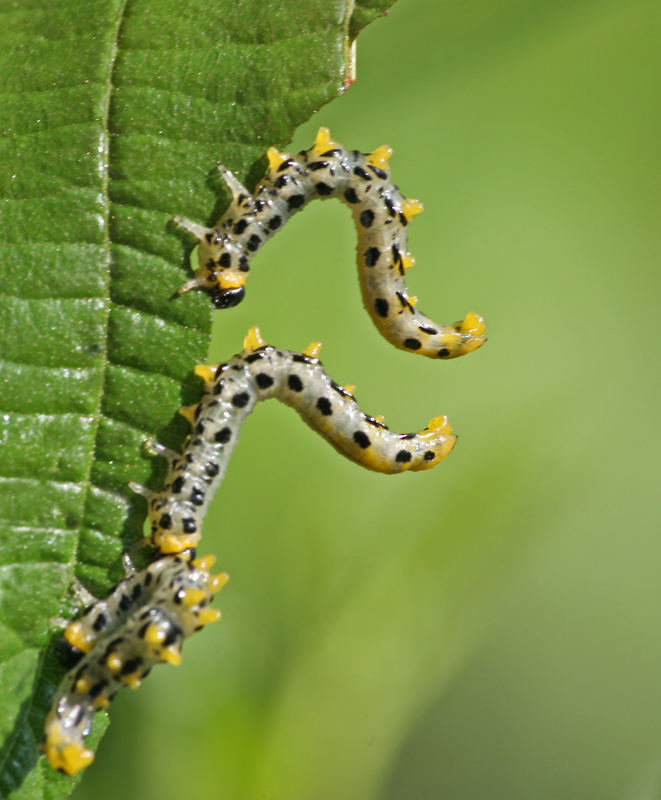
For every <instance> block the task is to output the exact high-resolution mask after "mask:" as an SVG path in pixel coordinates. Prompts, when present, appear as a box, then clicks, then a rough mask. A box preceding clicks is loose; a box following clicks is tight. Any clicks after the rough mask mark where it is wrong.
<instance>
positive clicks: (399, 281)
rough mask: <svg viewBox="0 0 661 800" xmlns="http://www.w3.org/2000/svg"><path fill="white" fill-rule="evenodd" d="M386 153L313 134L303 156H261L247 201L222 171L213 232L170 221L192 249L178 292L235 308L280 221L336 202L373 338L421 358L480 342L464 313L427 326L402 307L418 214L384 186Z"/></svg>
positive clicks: (415, 204)
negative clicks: (225, 201) (351, 225)
mask: <svg viewBox="0 0 661 800" xmlns="http://www.w3.org/2000/svg"><path fill="white" fill-rule="evenodd" d="M391 155H392V150H391V149H390V148H389V147H388V146H387V145H382V146H381V147H378V148H377V149H376V150H375V151H374V152H373V153H369V154H367V155H365V154H363V153H360V152H358V150H346V149H345V148H344V147H342V145H340V144H338V143H337V142H334V141H333V140H332V139H331V137H330V132H329V131H328V128H320V129H319V133H318V134H317V138H316V141H315V143H314V144H313V145H312V147H311V148H310V149H309V150H303V151H302V152H301V153H299V154H298V155H296V156H291V155H286V154H284V153H279V152H278V151H277V150H275V149H274V148H271V149H270V150H269V151H268V161H269V169H268V172H267V174H266V176H265V177H264V178H263V179H262V181H261V182H260V183H259V184H258V186H257V187H256V189H255V192H254V194H251V193H250V192H249V191H248V190H247V189H246V188H245V187H244V186H243V185H242V184H241V183H240V182H239V181H238V180H237V179H236V177H235V176H234V175H233V174H232V173H231V172H230V171H229V170H228V169H225V168H224V167H222V166H221V167H220V170H221V173H222V175H223V177H224V178H225V180H226V182H227V184H228V186H229V188H230V189H231V191H232V195H233V201H232V203H231V204H230V206H229V208H228V209H227V211H226V212H225V213H224V214H223V216H222V217H221V218H220V220H219V221H218V223H217V225H216V226H215V227H214V228H206V227H204V226H202V225H198V224H197V223H196V222H191V221H190V220H187V219H184V218H181V217H177V218H176V221H177V223H178V224H179V225H180V226H181V227H182V228H184V229H185V230H187V231H188V232H189V233H192V234H193V235H194V236H195V237H196V238H197V239H198V241H199V248H198V258H199V264H200V266H199V269H198V270H197V272H196V273H195V277H194V278H193V279H192V280H190V281H189V282H188V283H186V284H185V285H184V286H183V287H182V288H181V289H180V292H185V291H188V290H189V289H193V288H196V287H199V288H202V289H205V290H206V291H208V292H209V294H210V295H211V298H212V300H213V302H214V304H215V305H216V307H217V308H227V307H229V306H234V305H236V304H237V303H239V302H241V300H242V299H243V296H244V292H245V288H244V286H245V283H246V277H247V272H248V271H249V269H250V258H251V256H252V255H253V254H254V253H256V252H257V250H259V248H260V247H261V246H262V245H263V244H264V243H265V242H266V240H267V239H269V238H270V237H271V236H272V235H273V234H274V233H275V232H276V231H278V230H280V228H281V227H282V226H283V225H284V224H285V223H286V222H287V220H288V219H289V218H290V217H291V216H292V215H293V214H295V213H296V212H297V211H299V210H300V209H301V208H303V207H304V206H305V205H307V203H309V202H310V201H311V200H314V199H320V200H325V199H326V198H329V197H336V198H337V199H338V200H340V201H341V202H343V203H345V204H346V205H348V206H349V208H350V209H351V212H352V214H353V219H354V222H355V225H356V231H357V234H358V246H357V260H358V275H359V279H360V288H361V291H362V295H363V303H364V305H365V308H366V309H367V312H368V313H369V315H370V317H371V318H372V320H373V322H374V324H375V325H376V327H377V328H378V330H379V331H380V332H381V334H382V335H383V336H384V337H385V338H386V339H387V340H388V341H389V342H392V344H394V345H395V347H398V348H399V349H400V350H406V351H408V352H410V353H418V354H420V355H424V356H430V357H431V358H454V357H456V356H461V355H464V354H465V353H470V352H471V351H473V350H475V349H477V348H478V347H480V345H482V344H483V343H484V341H485V337H484V330H485V325H484V321H483V320H482V318H481V317H480V316H478V315H477V314H475V313H474V312H472V311H471V312H469V313H468V314H467V315H466V316H465V317H464V319H463V320H461V321H460V322H456V323H454V324H451V325H437V324H436V323H435V322H433V321H432V320H431V319H429V318H428V317H426V316H425V315H424V314H422V312H420V311H419V310H418V308H417V306H416V298H414V297H410V296H409V294H408V290H407V288H406V282H405V281H404V275H405V273H406V270H407V269H409V267H412V266H413V264H414V263H415V259H414V258H413V256H412V255H411V254H410V253H409V252H408V250H407V227H408V224H409V222H410V221H411V219H412V218H413V217H414V216H415V215H416V214H419V213H420V212H421V211H422V204H421V203H420V202H419V201H418V200H410V199H405V198H404V197H403V196H402V194H401V192H400V191H399V189H398V188H397V186H395V184H394V183H393V182H392V180H391V179H390V172H389V169H388V159H389V158H390V156H391Z"/></svg>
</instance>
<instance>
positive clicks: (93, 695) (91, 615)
mask: <svg viewBox="0 0 661 800" xmlns="http://www.w3.org/2000/svg"><path fill="white" fill-rule="evenodd" d="M214 561H215V559H214V557H213V556H205V557H203V558H195V557H194V553H193V552H192V551H190V550H188V551H185V552H182V553H180V554H179V555H169V556H162V557H161V558H159V559H158V560H157V561H154V562H153V563H152V564H150V565H149V566H148V567H147V569H145V570H143V571H142V572H137V573H134V574H133V575H131V576H130V577H129V578H127V579H126V580H123V581H121V582H120V583H119V584H117V586H116V587H115V589H113V591H112V593H111V594H110V595H109V596H108V597H107V598H106V599H105V600H100V601H99V602H97V603H95V604H94V605H92V606H91V607H90V608H89V609H88V610H87V611H86V612H85V614H84V615H83V616H82V617H81V618H80V619H77V620H75V621H74V622H72V623H70V624H69V626H68V627H67V629H66V631H65V633H64V636H65V639H66V640H67V641H68V642H69V644H70V645H71V646H72V647H73V648H74V649H75V651H80V652H82V653H84V654H85V655H84V656H83V658H82V659H81V660H80V662H79V663H78V664H77V666H76V667H74V669H72V670H71V671H70V672H68V673H67V675H65V677H64V679H63V681H62V683H61V684H60V687H59V689H58V690H57V693H56V696H55V701H54V703H53V706H52V708H51V710H50V712H49V714H48V716H47V717H46V723H45V741H44V745H43V749H44V752H45V753H46V756H47V758H48V761H49V762H50V765H51V766H52V767H53V768H54V769H58V770H61V771H62V772H65V773H66V774H67V775H75V774H76V773H77V772H79V771H80V770H81V769H83V768H84V767H87V766H88V765H89V764H90V763H91V762H92V760H93V759H94V753H92V751H91V750H88V749H87V748H86V747H85V746H84V744H83V740H84V737H85V736H86V735H87V734H88V733H89V729H90V726H91V723H92V717H93V716H94V712H95V711H98V710H99V709H102V708H107V707H108V706H109V705H110V702H111V701H112V699H113V698H114V696H115V694H116V693H117V691H118V690H119V689H120V688H121V687H122V686H130V687H131V688H132V689H137V688H138V687H139V686H140V681H141V679H142V678H144V677H145V675H147V673H148V672H149V670H150V669H151V668H152V667H153V666H154V665H155V664H158V663H161V662H166V663H169V664H179V662H180V661H181V652H180V651H181V645H182V642H183V640H184V639H185V638H186V637H187V636H190V635H191V634H192V633H193V632H194V631H196V630H199V628H201V627H202V626H204V625H207V624H208V623H209V622H214V621H215V620H217V619H218V618H219V617H220V611H218V610H217V609H214V608H210V607H209V603H210V602H211V600H212V599H213V596H214V594H215V593H216V592H217V591H218V590H219V589H220V588H222V586H223V584H224V583H225V582H226V580H227V575H225V574H219V575H211V574H210V573H209V569H210V567H211V566H212V565H213V563H214Z"/></svg>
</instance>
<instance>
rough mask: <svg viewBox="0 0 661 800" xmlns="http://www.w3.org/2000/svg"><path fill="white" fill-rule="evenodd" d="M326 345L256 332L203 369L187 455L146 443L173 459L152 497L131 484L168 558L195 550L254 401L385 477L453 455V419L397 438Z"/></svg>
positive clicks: (187, 412) (189, 412)
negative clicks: (301, 344) (334, 375)
mask: <svg viewBox="0 0 661 800" xmlns="http://www.w3.org/2000/svg"><path fill="white" fill-rule="evenodd" d="M320 349H321V344H320V343H318V342H313V343H312V344H311V345H310V346H309V347H307V348H306V349H305V350H303V352H301V353H296V352H291V351H289V350H280V349H278V348H276V347H273V346H272V345H268V344H267V343H266V342H265V341H264V339H263V338H262V337H261V334H260V332H259V329H258V328H251V330H250V331H249V332H248V335H247V336H246V338H245V340H244V343H243V351H242V352H241V353H240V354H239V355H236V356H234V357H233V358H231V359H230V360H229V361H227V362H224V363H222V364H216V365H213V366H203V365H200V366H198V367H196V368H195V371H196V373H197V374H198V375H199V376H200V377H201V378H202V379H203V380H204V382H205V392H206V393H205V395H204V397H203V398H202V400H201V402H200V403H198V404H196V405H193V406H188V407H186V408H183V409H181V412H182V413H183V414H184V416H186V418H187V419H188V420H189V421H190V423H191V425H192V433H191V435H190V437H189V438H188V439H187V441H186V443H185V444H184V448H183V452H182V453H175V452H173V451H171V450H168V449H166V448H165V447H163V446H162V445H158V444H155V443H153V442H152V443H148V449H149V450H150V451H151V452H152V453H155V454H159V455H162V456H164V457H166V458H167V459H168V461H169V469H168V474H167V477H166V479H165V486H164V488H163V490H162V491H160V492H153V491H151V490H149V489H147V488H145V487H144V486H140V485H139V484H136V483H131V484H130V485H131V488H132V489H133V490H134V491H136V492H138V493H140V494H142V495H144V496H145V497H147V499H148V505H149V520H150V523H151V531H152V533H151V536H152V542H153V544H154V545H155V546H156V547H157V548H159V550H160V551H161V552H164V553H175V552H178V551H180V550H186V549H188V548H191V547H194V546H195V545H196V544H197V543H198V541H199V539H200V526H201V520H202V518H203V517H204V514H205V513H206V510H207V507H208V504H209V502H210V500H211V497H212V495H213V493H214V491H215V490H216V488H217V487H218V486H219V484H220V482H221V480H222V478H223V475H224V473H225V470H226V468H227V463H228V461H229V457H230V455H231V452H232V449H233V447H234V445H235V443H236V440H237V437H238V433H239V430H240V428H241V425H242V423H243V421H244V419H245V418H246V417H247V416H248V414H249V413H250V412H251V411H252V409H253V408H254V406H255V404H256V403H257V402H258V401H260V400H266V399H268V398H269V397H276V398H277V399H278V400H280V401H281V402H283V403H285V404H286V405H288V406H290V407H291V408H293V409H295V410H296V411H297V412H298V413H299V414H300V415H301V417H302V418H303V419H304V421H305V422H307V423H308V425H309V426H310V427H311V428H312V429H313V430H316V431H317V432H318V433H320V434H321V435H322V436H323V437H324V438H325V439H326V440H327V441H328V442H330V443H331V444H332V445H333V447H335V449H336V450H338V451H339V452H340V453H342V455H345V456H347V457H348V458H349V459H351V460H352V461H355V462H356V463H357V464H360V465H361V466H363V467H366V468H367V469H371V470H375V471H377V472H384V473H397V472H404V471H406V470H422V469H429V468H430V467H433V466H435V465H436V464H438V463H439V462H440V461H441V460H442V459H444V458H445V457H446V456H447V455H448V453H449V452H450V451H451V450H452V447H453V446H454V443H455V441H456V437H455V436H454V435H453V433H452V428H451V427H450V424H449V422H448V419H447V417H445V416H438V417H434V418H433V419H432V420H430V421H429V423H428V425H427V427H426V428H425V429H424V430H422V431H420V432H418V433H406V434H400V433H393V432H392V431H390V430H389V429H388V427H387V426H386V425H385V422H384V421H383V418H381V417H371V416H369V415H368V414H365V413H364V412H363V411H361V409H360V408H359V406H358V404H357V403H356V399H355V397H354V391H355V387H353V386H344V387H342V386H340V385H339V384H337V383H335V381H333V380H332V379H331V378H330V377H329V376H328V374H327V373H326V372H325V371H324V369H323V367H322V365H321V362H320V361H319V358H318V356H319V351H320Z"/></svg>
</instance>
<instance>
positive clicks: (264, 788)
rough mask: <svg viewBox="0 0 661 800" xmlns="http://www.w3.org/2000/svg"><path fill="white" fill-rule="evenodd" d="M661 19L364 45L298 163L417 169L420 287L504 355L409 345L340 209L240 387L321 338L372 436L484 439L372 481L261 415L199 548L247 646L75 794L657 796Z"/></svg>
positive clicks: (532, 22)
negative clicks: (391, 330)
mask: <svg viewBox="0 0 661 800" xmlns="http://www.w3.org/2000/svg"><path fill="white" fill-rule="evenodd" d="M658 11H659V9H658V3H657V2H656V0H655V1H654V2H652V1H650V2H644V1H643V0H630V1H629V2H621V0H619V1H616V0H613V1H612V2H609V1H608V0H601V2H597V1H596V0H584V1H583V2H581V0H573V2H569V1H568V0H564V1H563V0H554V2H549V1H548V0H472V2H452V3H438V2H436V1H435V0H400V2H399V3H397V5H396V7H395V8H394V9H393V10H392V12H391V14H390V15H389V17H388V18H387V19H385V20H379V21H377V22H376V23H375V24H374V25H372V26H370V28H369V29H368V30H367V31H366V32H365V33H364V34H363V35H362V36H361V39H360V42H359V48H358V80H357V82H356V83H355V84H354V86H353V87H352V88H351V89H350V91H349V92H348V93H347V95H346V96H345V97H343V98H341V99H339V100H337V101H336V102H334V103H333V104H331V105H330V106H329V107H328V108H324V109H322V111H321V112H320V113H319V114H318V115H317V116H316V118H315V119H313V120H312V121H311V122H310V123H308V124H306V125H305V126H304V127H303V128H301V129H300V130H299V132H298V133H297V136H296V139H295V142H294V144H293V146H292V149H296V150H298V149H301V148H303V147H308V146H309V145H310V144H311V142H312V139H313V137H314V132H315V130H316V128H317V126H318V125H327V126H329V127H330V128H331V131H332V133H333V135H334V137H335V138H336V139H337V140H339V141H340V142H342V143H343V144H345V145H346V146H348V147H352V148H359V149H361V150H365V151H369V150H371V149H374V147H376V146H377V145H379V144H381V143H383V142H387V143H388V144H390V145H391V146H393V147H394V149H395V155H394V157H393V160H392V162H391V165H392V170H393V175H394V179H395V181H396V182H397V183H398V184H399V185H400V187H401V188H402V190H403V191H404V192H405V193H407V194H408V195H409V196H413V197H419V198H420V199H422V200H423V201H424V203H425V208H426V213H425V214H424V215H422V216H421V217H418V218H416V220H415V222H414V224H413V225H412V229H411V235H410V249H411V250H412V252H413V253H414V254H415V256H416V257H417V261H418V266H416V267H415V269H414V270H412V271H411V272H410V273H409V274H408V280H409V286H410V288H411V291H412V293H413V294H415V295H418V296H419V297H420V305H421V307H422V308H423V309H424V310H425V312H426V313H428V314H429V315H430V316H431V317H433V318H435V319H436V320H437V321H438V322H450V321H453V320H455V319H460V318H461V317H463V315H464V314H465V313H466V311H468V310H471V309H472V310H475V311H478V312H479V313H481V314H482V315H484V317H485V319H486V321H487V333H488V336H489V342H488V344H487V345H486V346H485V347H484V348H483V349H482V350H480V351H478V352H476V353H474V354H472V355H470V356H469V357H467V358H462V359H459V360H457V361H453V362H448V363H441V362H438V363H436V362H433V361H429V360H427V359H422V358H412V357H411V356H410V355H408V354H406V353H403V352H400V351H396V350H394V349H393V348H392V347H391V346H390V345H389V344H387V343H386V342H385V341H384V340H382V339H381V338H380V337H379V336H378V334H377V333H376V331H375V330H374V329H373V328H372V326H371V323H370V321H369V319H368V317H367V315H366V314H365V313H364V311H363V310H362V308H361V303H360V298H359V293H358V289H357V284H356V277H355V271H354V267H353V259H354V247H355V234H354V230H353V226H352V224H351V220H350V216H349V214H348V212H347V210H346V209H345V208H344V207H343V206H341V205H339V204H336V203H324V204H321V203H317V204H313V205H312V206H310V207H309V208H307V209H306V210H305V212H304V213H302V214H301V215H299V216H297V217H296V218H295V219H294V220H292V222H291V223H290V224H289V225H288V226H287V228H286V229H285V230H284V231H283V232H282V233H281V234H279V235H278V236H277V237H276V238H275V239H274V240H273V241H272V242H271V243H270V244H269V245H268V247H266V248H264V250H263V251H261V252H260V253H259V255H258V257H257V258H256V259H255V262H254V270H253V273H252V275H251V278H250V281H249V285H248V294H247V299H246V301H245V302H244V303H243V304H242V305H241V306H239V307H238V308H236V309H233V310H230V311H225V312H219V313H218V314H217V316H216V322H215V335H214V345H213V352H212V359H216V360H218V359H221V358H224V357H227V356H229V355H231V354H233V353H234V352H236V351H237V350H239V349H240V346H241V341H242V338H243V335H244V334H245V332H246V330H247V328H248V327H249V326H250V325H253V324H259V325H260V326H261V327H262V331H263V333H264V335H265V336H266V337H267V339H268V340H269V341H270V342H272V343H275V344H278V345H281V346H283V347H288V348H293V349H300V348H302V347H304V346H305V345H306V344H307V343H308V342H309V341H311V340H313V339H320V340H321V341H323V342H324V344H325V350H324V353H323V356H322V357H323V360H324V364H325V366H326V368H327V369H328V371H329V372H330V374H331V375H332V376H333V377H334V378H335V379H336V380H337V381H339V382H341V383H349V382H352V383H356V384H357V385H358V390H357V394H358V399H359V402H360V403H361V406H362V407H363V408H364V409H365V410H366V411H367V412H369V413H372V414H379V413H383V414H385V415H386V417H387V420H388V423H389V424H390V425H391V427H393V428H394V429H400V430H405V431H406V430H416V429H418V428H419V427H422V426H423V425H424V424H425V423H426V421H427V419H428V418H429V417H431V416H433V415H435V414H437V413H440V412H443V413H447V414H448V415H449V417H450V419H451V421H452V423H453V425H454V428H455V430H456V431H457V432H458V433H459V435H460V439H459V442H458V445H457V447H456V449H455V451H454V453H453V454H452V455H451V457H450V458H449V459H448V460H447V461H446V462H445V463H443V464H442V465H441V466H439V467H438V468H437V469H435V470H431V471H430V472H426V473H418V474H410V475H408V474H407V475H403V476H399V477H387V476H382V475H375V474H372V473H369V472H363V471H361V470H360V468H358V467H356V466H354V465H352V464H350V463H349V462H347V461H344V460H343V459H341V458H340V457H339V456H338V455H337V454H336V453H335V452H334V451H333V450H332V449H331V448H330V447H328V445H327V444H326V443H324V442H323V441H322V440H321V439H319V438H318V437H316V436H315V435H314V434H313V433H311V432H310V431H309V430H308V429H307V428H306V427H305V426H304V425H303V424H302V423H301V422H300V420H299V419H298V418H297V417H296V415H295V414H294V413H293V412H291V411H290V410H289V409H286V408H285V407H284V406H281V405H279V404H277V403H272V404H265V405H264V406H261V407H258V409H257V411H256V413H255V414H254V415H253V416H252V417H251V418H250V419H249V420H248V421H247V423H246V425H245V427H244V430H243V432H242V435H241V443H240V445H239V447H238V448H237V451H236V453H235V455H234V458H233V462H232V464H231V466H230V470H229V475H228V477H227V479H226V481H225V483H224V485H223V487H222V489H221V490H220V492H219V495H218V497H217V498H216V501H215V503H214V506H213V508H212V511H211V513H210V515H209V517H208V518H207V521H206V523H205V541H204V547H203V551H204V552H208V551H210V552H214V553H216V554H217V555H218V556H219V563H220V565H221V566H222V567H223V568H224V569H227V570H228V571H229V572H230V574H231V576H232V580H231V582H230V584H229V585H228V587H227V588H226V589H225V590H224V591H223V593H222V595H221V597H220V600H219V605H220V606H221V607H222V609H223V614H224V619H223V622H222V623H221V624H220V625H217V626H214V627H213V628H211V629H208V630H206V631H205V632H204V634H203V635H200V636H198V637H195V638H194V639H193V640H191V641H190V642H189V643H188V644H187V646H186V652H185V658H184V662H183V665H182V666H181V667H180V668H179V669H178V670H174V669H162V670H161V669H159V670H156V671H155V672H154V674H153V675H152V677H151V678H150V680H149V681H147V682H146V684H145V686H144V688H143V689H142V690H141V691H140V692H138V693H135V694H134V693H129V692H124V693H122V695H120V697H118V699H117V701H116V704H115V706H114V708H113V723H112V725H111V728H110V731H109V733H108V734H107V735H106V737H105V739H104V740H103V742H102V744H101V747H100V751H99V758H98V759H97V761H96V762H95V764H94V765H93V766H92V767H91V768H90V770H89V771H88V774H87V775H86V778H85V780H84V781H83V784H82V785H81V787H80V788H79V789H78V790H77V791H76V793H75V798H76V800H84V798H95V800H103V798H106V797H107V798H116V797H117V796H127V797H138V796H140V795H143V794H144V795H145V796H148V797H159V798H160V800H170V799H171V798H172V799H174V798H181V797H188V796H197V795H198V794H204V796H212V797H221V798H226V799H227V800H244V799H245V800H252V799H253V798H255V799H256V798H268V799H269V800H304V799H305V800H307V799H308V798H310V799H311V798H315V800H327V799H328V800H330V798H333V799H335V798H340V797H341V798H345V799H346V800H353V799H354V798H356V800H368V799H371V798H378V800H401V799H402V798H416V800H431V799H432V798H451V799H454V798H461V800H473V798H475V800H477V799H478V798H479V800H484V798H489V799H490V800H494V799H495V798H503V800H541V799H542V798H544V799H546V798H581V800H586V799H590V798H595V800H597V799H598V800H605V799H607V798H623V799H624V800H644V799H647V798H656V797H661V679H660V673H661V636H660V635H659V616H660V611H661V586H660V583H661V581H660V580H659V575H660V573H661V542H660V540H659V538H660V537H659V522H658V520H659V494H660V493H659V488H658V483H659V481H658V474H659V469H658V455H657V454H658V452H659V445H660V444H661V442H659V434H658V427H659V423H658V417H657V416H655V415H657V414H658V406H659V402H658V400H659V383H660V381H659V374H660V370H659V355H658V352H657V349H656V347H655V345H656V340H657V338H658V334H657V330H656V328H657V318H658V304H659V293H660V290H661V280H660V278H659V255H660V253H659V250H660V249H661V248H660V247H659V237H658V230H657V228H658V212H659V206H658V178H659V156H658V153H659V149H658V142H659V131H660V130H661V126H660V123H661V113H660V111H659V77H660V74H659V73H660V72H661V70H660V69H659V66H660V63H661V59H660V58H659V55H658V51H659V25H658V22H659V14H658ZM218 157H219V158H222V153H219V154H218ZM173 210H174V209H173ZM320 245H321V246H320Z"/></svg>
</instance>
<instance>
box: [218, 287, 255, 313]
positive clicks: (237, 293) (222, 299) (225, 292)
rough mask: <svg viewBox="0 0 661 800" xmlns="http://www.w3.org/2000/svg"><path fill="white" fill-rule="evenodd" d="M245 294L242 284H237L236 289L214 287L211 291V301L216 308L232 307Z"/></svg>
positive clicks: (236, 304)
mask: <svg viewBox="0 0 661 800" xmlns="http://www.w3.org/2000/svg"><path fill="white" fill-rule="evenodd" d="M245 294H246V290H245V289H244V287H243V286H239V287H238V289H214V291H213V292H211V302H212V303H213V304H214V306H215V307H216V308H232V307H233V306H238V305H239V303H240V302H241V301H242V300H243V298H244V297H245Z"/></svg>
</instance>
